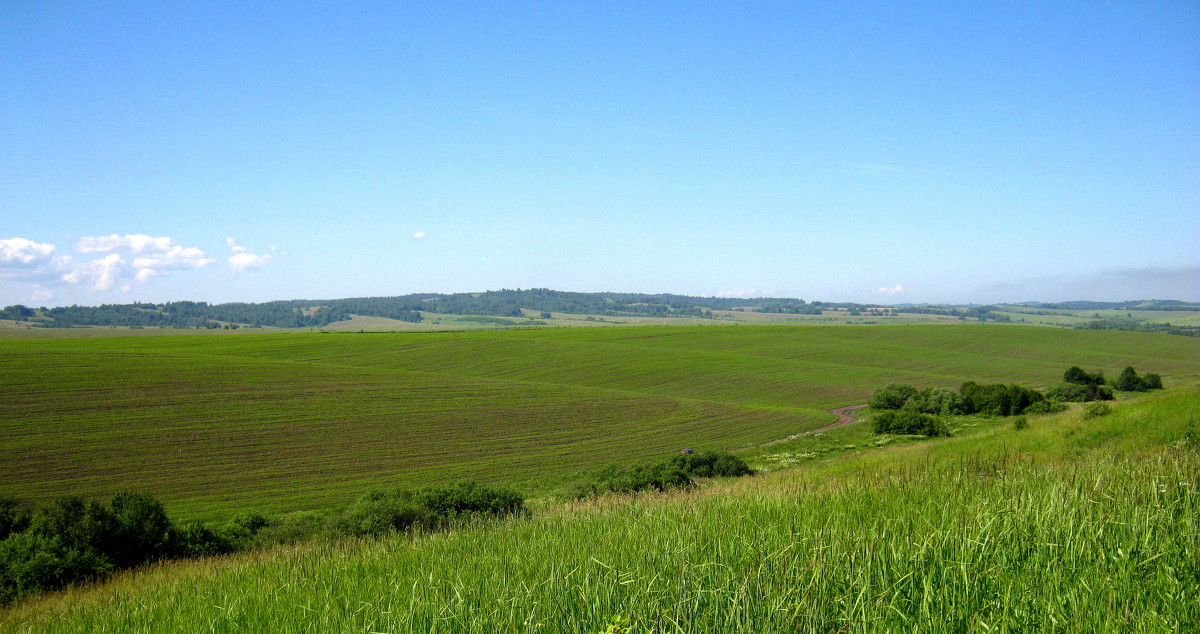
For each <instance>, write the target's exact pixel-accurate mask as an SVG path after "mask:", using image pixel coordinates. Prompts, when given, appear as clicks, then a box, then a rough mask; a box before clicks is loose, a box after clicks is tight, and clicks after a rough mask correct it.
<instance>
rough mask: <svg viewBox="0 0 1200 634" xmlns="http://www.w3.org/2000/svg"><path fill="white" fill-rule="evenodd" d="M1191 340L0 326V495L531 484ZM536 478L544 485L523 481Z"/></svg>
mask: <svg viewBox="0 0 1200 634" xmlns="http://www.w3.org/2000/svg"><path fill="white" fill-rule="evenodd" d="M1198 360H1200V341H1198V340H1194V339H1191V338H1184V337H1172V336H1168V335H1160V334H1154V333H1129V332H1092V331H1070V330H1058V329H1047V328H1035V327H1016V326H982V325H967V326H895V327H884V326H880V327H848V326H847V327H751V326H735V327H625V328H619V329H615V328H614V329H608V328H595V329H559V330H539V331H532V330H529V331H524V330H511V331H491V332H452V333H451V332H447V333H396V334H349V333H347V334H320V333H302V334H241V335H239V336H236V337H212V336H175V337H168V336H156V337H149V336H147V337H106V338H61V339H44V340H9V341H0V389H2V390H3V394H4V400H3V417H2V418H0V434H3V437H4V443H3V445H0V483H3V484H2V485H0V493H3V494H8V495H16V496H19V497H25V498H31V499H34V500H44V499H47V498H50V497H53V496H56V495H62V494H67V493H76V494H83V495H89V496H97V497H99V496H107V495H111V494H112V493H114V492H117V491H120V490H123V489H126V488H135V489H137V490H140V491H143V492H147V493H150V494H152V495H154V496H156V497H159V498H160V499H163V500H164V501H165V502H166V503H167V504H168V508H169V510H170V511H171V513H172V515H173V516H175V517H179V518H183V519H187V518H202V519H219V518H224V517H228V516H229V515H231V514H232V513H234V512H236V511H239V510H245V509H247V508H255V509H258V510H261V511H268V512H282V511H290V510H302V509H315V508H324V507H328V506H331V505H338V504H344V503H346V502H348V501H349V500H352V499H354V498H356V497H357V496H358V495H360V494H361V493H363V492H364V491H366V490H368V489H373V488H382V487H388V486H412V485H419V484H428V483H436V482H445V481H447V480H452V479H459V478H473V479H478V480H483V481H493V482H495V481H505V482H517V483H529V486H530V487H533V489H535V490H536V489H537V487H539V486H544V483H545V482H557V481H561V480H562V479H563V478H566V477H569V476H571V475H573V474H577V473H578V472H579V471H580V470H582V469H587V468H592V467H598V466H602V465H604V464H607V463H611V462H630V461H637V460H652V459H659V458H661V457H662V456H663V455H667V454H670V453H673V452H675V451H678V450H679V449H680V448H682V447H698V448H712V449H736V448H744V447H750V446H754V445H758V444H761V443H764V442H767V441H771V440H775V439H779V438H783V437H785V436H790V435H793V434H796V433H800V432H804V431H806V430H811V429H815V428H817V427H820V426H821V425H824V424H826V423H828V422H832V420H833V417H832V416H831V415H829V414H826V413H824V412H823V411H822V410H824V409H826V408H830V407H835V406H840V405H848V404H853V403H861V402H864V401H865V400H866V398H867V397H868V396H869V394H870V393H871V392H872V391H873V390H874V389H876V388H878V387H879V386H881V385H884V384H886V383H889V382H893V381H903V382H909V383H913V384H916V385H940V386H945V387H957V386H958V385H959V384H960V383H961V382H963V381H965V380H976V381H981V382H989V381H1017V382H1022V383H1026V384H1032V385H1044V384H1048V383H1052V382H1054V381H1057V380H1058V379H1059V378H1060V377H1061V374H1062V371H1063V369H1064V368H1065V367H1067V366H1070V365H1081V366H1083V367H1085V368H1089V369H1105V370H1107V371H1108V372H1109V373H1110V374H1111V375H1115V374H1116V373H1117V372H1119V370H1120V368H1121V367H1123V366H1125V365H1134V366H1136V367H1137V368H1139V369H1140V370H1142V371H1156V372H1159V373H1161V374H1162V375H1163V376H1164V378H1165V379H1166V380H1167V381H1168V383H1170V382H1172V381H1176V382H1177V381H1180V380H1186V379H1188V378H1189V377H1196V376H1197V375H1198V374H1200V362H1198ZM539 482H542V483H543V484H538V483H539Z"/></svg>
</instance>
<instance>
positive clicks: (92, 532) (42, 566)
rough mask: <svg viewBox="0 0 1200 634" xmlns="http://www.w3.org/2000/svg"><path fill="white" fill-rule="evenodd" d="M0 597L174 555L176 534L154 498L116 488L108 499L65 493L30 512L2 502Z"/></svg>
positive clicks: (73, 580) (86, 578)
mask: <svg viewBox="0 0 1200 634" xmlns="http://www.w3.org/2000/svg"><path fill="white" fill-rule="evenodd" d="M0 525H2V530H3V531H4V539H3V541H0V601H9V600H12V599H14V598H17V597H20V596H24V595H26V594H30V593H33V592H37V591H40V590H48V589H54V588H60V587H62V586H64V585H67V584H70V583H76V582H79V581H86V580H89V579H96V578H99V577H101V576H103V575H104V574H106V573H108V572H109V571H111V570H116V569H122V568H130V567H133V566H137V565H139V564H142V563H145V562H146V561H151V560H155V559H162V558H166V557H171V556H174V555H175V554H176V553H177V552H178V551H179V550H180V548H181V545H180V536H179V533H178V532H177V531H176V530H175V528H174V527H173V526H172V525H171V521H170V519H168V518H167V514H166V511H165V510H163V506H162V504H161V503H159V502H158V501H157V500H155V499H153V498H151V497H149V496H146V495H142V494H140V493H119V494H117V495H115V496H113V498H112V500H111V501H110V502H109V503H108V504H103V503H100V502H95V501H87V500H84V499H83V498H81V497H79V496H67V497H62V498H59V499H57V500H54V501H52V502H50V503H49V504H46V505H44V506H42V507H40V508H38V509H37V510H36V511H34V512H33V513H32V514H30V513H29V512H28V511H27V510H25V509H24V507H22V506H20V505H19V504H18V503H16V502H15V501H13V500H5V501H4V502H3V503H0Z"/></svg>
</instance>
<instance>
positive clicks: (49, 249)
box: [0, 238, 54, 266]
mask: <svg viewBox="0 0 1200 634" xmlns="http://www.w3.org/2000/svg"><path fill="white" fill-rule="evenodd" d="M53 254H54V245H53V244H49V243H44V242H34V241H33V240H26V239H25V238H9V239H7V240H0V265H4V266H14V265H25V266H28V265H36V264H38V263H42V262H47V261H49V260H50V258H51V257H53Z"/></svg>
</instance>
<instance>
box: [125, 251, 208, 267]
mask: <svg viewBox="0 0 1200 634" xmlns="http://www.w3.org/2000/svg"><path fill="white" fill-rule="evenodd" d="M214 263H216V259H214V258H210V257H207V256H205V255H204V251H201V250H200V249H197V248H195V247H187V248H185V247H181V246H179V245H175V246H173V247H171V248H170V249H168V250H166V251H164V252H162V253H156V254H154V255H148V256H144V257H140V258H135V259H134V260H133V266H134V267H136V268H139V269H146V268H200V267H202V266H209V265H211V264H214Z"/></svg>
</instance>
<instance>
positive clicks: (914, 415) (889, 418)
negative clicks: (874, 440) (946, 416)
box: [873, 409, 950, 436]
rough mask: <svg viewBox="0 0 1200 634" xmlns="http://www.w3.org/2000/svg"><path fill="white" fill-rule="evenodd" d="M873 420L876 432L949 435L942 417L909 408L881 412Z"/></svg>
mask: <svg viewBox="0 0 1200 634" xmlns="http://www.w3.org/2000/svg"><path fill="white" fill-rule="evenodd" d="M873 422H874V431H875V433H876V434H906V435H923V436H949V435H950V432H949V431H948V430H947V429H946V424H945V422H943V421H942V419H940V418H938V417H937V416H933V415H932V414H924V413H921V412H918V411H915V410H911V409H902V410H899V411H891V412H882V413H880V414H878V415H876V416H875V419H874V421H873Z"/></svg>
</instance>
